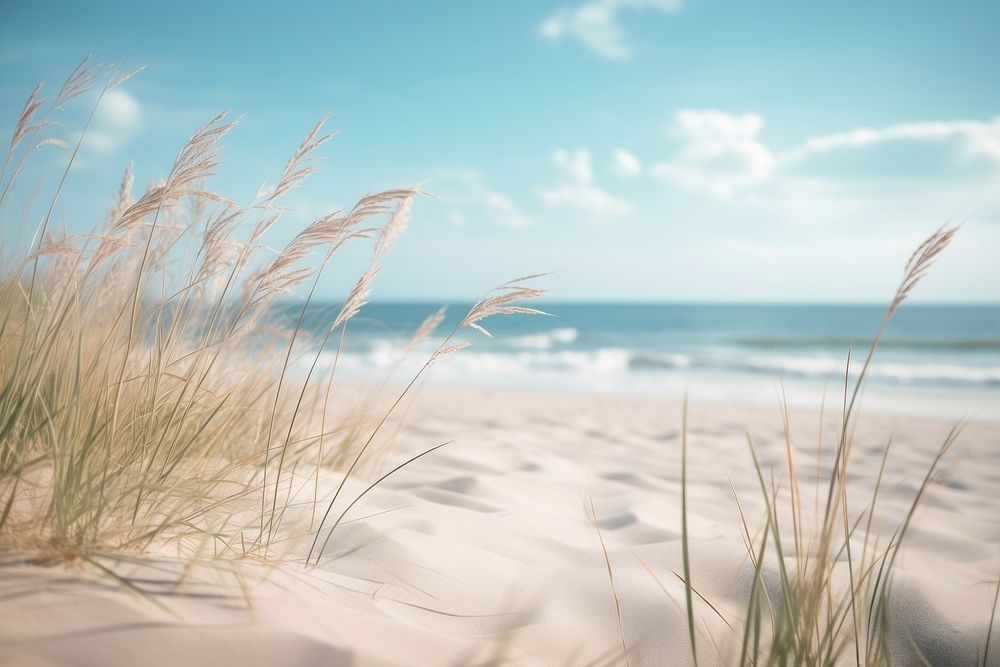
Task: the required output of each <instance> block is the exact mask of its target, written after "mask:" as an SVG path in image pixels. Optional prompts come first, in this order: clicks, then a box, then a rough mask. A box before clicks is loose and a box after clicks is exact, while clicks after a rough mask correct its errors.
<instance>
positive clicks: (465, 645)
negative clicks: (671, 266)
mask: <svg viewBox="0 0 1000 667" xmlns="http://www.w3.org/2000/svg"><path fill="white" fill-rule="evenodd" d="M818 425H819V416H818V414H817V413H815V412H809V411H796V412H794V413H792V415H791V429H792V434H793V436H794V437H795V439H796V443H797V446H796V450H795V451H796V455H797V457H798V458H797V461H798V463H799V472H800V484H801V493H802V496H803V498H804V502H805V504H806V506H807V508H809V510H810V511H811V508H812V506H813V500H814V497H815V496H816V489H817V486H816V480H817V477H816V442H817V433H818V431H819V428H818ZM951 426H952V424H951V423H950V422H947V421H941V420H925V419H919V418H914V417H912V416H908V417H893V416H890V415H870V414H865V415H863V416H862V419H861V422H860V426H859V430H858V436H857V438H858V439H857V446H856V449H855V453H854V456H855V459H854V461H853V463H852V466H853V467H852V470H853V472H852V474H851V479H850V485H851V490H852V492H853V494H854V495H853V496H852V497H857V498H859V499H864V500H859V501H858V503H859V504H862V503H863V502H867V499H868V498H869V497H870V495H871V489H872V484H873V480H874V478H875V475H876V474H877V471H878V465H879V462H880V459H881V455H882V450H883V447H884V445H885V443H886V441H887V440H888V438H889V436H890V434H893V436H894V444H893V451H892V454H891V456H890V459H889V463H888V466H887V470H886V481H885V483H884V486H883V490H882V495H881V497H880V500H879V513H878V516H879V521H878V525H880V526H881V527H882V530H883V532H884V533H887V532H888V531H890V530H891V529H892V528H893V527H894V526H895V525H896V524H897V523H898V521H899V520H900V519H901V518H902V515H903V514H904V513H905V511H906V509H907V507H908V505H909V502H910V500H911V499H912V497H913V494H914V493H915V492H916V489H917V487H918V485H919V484H920V481H921V479H922V477H923V475H924V473H925V472H926V469H927V466H928V465H929V464H930V462H931V460H932V458H933V456H934V453H935V451H936V449H937V448H938V446H939V445H940V444H941V442H942V441H943V439H944V438H945V436H946V435H947V433H948V430H949V429H950V428H951ZM680 429H681V405H680V404H679V403H677V402H670V401H658V400H638V399H630V398H613V397H604V396H583V395H579V396H577V395H545V394H533V393H529V392H490V391H479V390H477V391H469V390H458V389H440V388H433V389H431V388H427V389H424V390H423V391H422V392H421V393H420V395H419V397H418V399H417V401H416V403H415V405H413V407H412V409H411V410H409V414H408V421H407V423H406V425H405V426H404V427H402V429H401V430H400V431H399V434H398V437H397V438H396V441H395V444H394V449H393V451H392V452H390V453H388V458H387V459H386V460H387V461H395V460H397V459H398V460H402V459H403V458H405V456H406V455H408V454H411V453H413V452H416V451H418V450H420V449H423V448H427V447H430V446H433V445H436V444H439V443H440V442H444V441H446V440H454V442H453V443H452V444H450V445H448V446H446V447H445V448H443V449H441V450H438V451H436V452H434V453H433V454H430V455H428V456H427V457H425V458H423V459H420V460H419V461H418V462H416V463H415V464H413V465H412V466H410V467H409V468H407V469H405V470H403V471H402V472H400V473H399V474H398V475H396V476H394V477H392V478H390V479H389V480H388V481H386V482H385V483H384V484H383V485H382V487H380V488H379V489H378V490H376V491H375V492H373V493H372V494H371V495H369V496H368V497H367V498H365V500H363V501H362V502H361V503H360V504H359V505H358V506H357V507H356V508H355V510H354V511H353V512H352V514H351V516H352V517H364V516H368V515H372V516H368V518H365V519H364V520H360V521H352V522H350V523H346V524H344V525H342V526H341V527H340V528H339V529H338V531H337V534H336V536H335V539H334V540H333V541H332V542H331V543H330V545H329V547H328V549H327V552H326V553H325V554H324V558H323V560H322V561H321V563H320V565H319V566H318V567H315V568H306V567H304V566H302V565H301V564H297V563H301V560H302V556H303V554H304V553H305V551H308V545H307V544H305V545H303V544H296V545H292V546H290V547H289V551H288V552H287V553H285V554H283V555H282V558H283V559H285V561H287V562H283V563H279V564H275V565H266V566H265V565H262V564H259V563H253V562H247V561H241V562H237V563H228V562H227V563H215V564H211V563H209V564H203V565H198V566H196V567H194V568H193V569H191V570H189V569H188V568H187V567H186V564H185V562H184V559H179V558H178V557H177V555H176V554H172V553H171V552H170V549H169V548H165V549H164V550H162V551H161V552H159V553H153V554H143V555H139V556H135V557H128V558H124V557H123V558H118V559H110V558H109V559H102V560H101V561H100V562H101V563H103V564H105V565H106V566H107V567H109V568H112V569H114V570H115V571H116V572H118V573H119V574H121V575H123V576H127V577H130V578H131V580H132V581H133V582H134V585H135V586H137V587H139V588H141V589H142V590H144V591H145V592H146V593H147V596H146V597H143V596H140V595H137V594H136V593H135V592H132V591H130V590H128V589H127V588H125V587H123V586H122V585H120V584H118V583H116V582H114V581H112V580H111V579H110V578H109V577H107V576H104V575H102V574H101V573H100V572H97V571H96V570H95V569H94V568H93V567H91V566H89V565H74V564H69V565H59V566H55V567H41V566H38V565H32V564H29V563H24V562H19V560H18V555H17V554H8V555H7V558H8V562H7V563H6V565H5V567H3V568H0V577H2V581H0V663H2V664H10V665H62V664H74V665H138V664H142V665H178V664H182V665H186V666H189V667H194V666H195V665H257V664H259V665H271V664H317V665H353V664H357V665H485V664H494V663H510V664H518V665H534V664H537V665H590V664H594V665H604V664H624V659H623V649H622V642H621V639H620V635H619V624H618V617H617V613H616V606H615V598H614V596H613V595H612V588H611V584H610V582H609V577H608V571H607V567H606V564H605V560H604V555H603V552H602V550H601V547H600V543H599V541H598V533H597V531H596V530H595V527H594V525H593V522H592V520H591V516H590V511H591V509H590V508H591V504H590V503H591V499H592V501H593V506H594V507H595V508H596V513H597V516H598V521H599V524H600V527H601V535H602V536H603V539H604V542H605V544H606V546H607V551H608V555H609V560H610V562H611V565H612V570H613V573H614V580H615V586H616V589H617V595H618V600H619V603H620V608H621V615H622V627H623V628H624V635H625V643H626V646H627V651H628V657H629V661H630V663H631V664H632V665H666V664H684V663H686V662H687V661H688V660H689V659H690V649H689V640H688V634H687V624H686V618H685V611H684V589H683V585H682V584H681V582H680V581H679V580H678V579H677V577H676V576H675V575H674V574H673V573H674V572H678V573H679V572H681V571H682V570H681V568H682V565H681V550H680V476H681V465H680ZM744 429H747V430H749V432H750V434H751V435H752V437H753V438H754V441H755V443H756V445H757V447H758V449H759V453H760V458H761V462H762V464H763V465H764V466H765V468H771V469H773V470H774V471H775V476H776V479H779V480H780V479H784V478H785V472H784V470H785V469H784V466H785V442H784V437H783V435H782V430H781V416H780V411H779V410H778V409H777V407H775V408H760V407H741V406H725V405H692V406H691V408H690V417H689V469H688V475H689V504H690V508H689V511H690V516H691V524H690V530H691V534H692V543H691V554H692V581H693V583H694V585H695V587H696V588H697V589H698V591H699V592H700V593H701V594H702V595H704V596H705V598H707V599H708V600H710V601H711V602H712V604H713V605H714V606H715V607H716V608H717V609H718V611H719V612H720V613H721V614H722V616H723V617H724V618H726V619H727V621H728V622H730V623H731V624H732V625H734V626H736V627H737V628H739V623H740V621H741V619H742V617H743V615H744V614H745V610H746V599H747V594H748V591H749V588H750V582H751V579H752V571H753V570H752V566H751V565H750V563H749V560H748V556H747V553H746V550H745V548H744V546H743V541H742V538H741V534H740V520H739V513H738V511H737V507H736V503H735V500H734V495H733V489H732V488H730V482H729V480H730V479H731V480H732V485H733V488H735V491H736V494H738V496H739V498H740V501H741V503H742V504H743V508H744V510H745V512H746V514H747V517H748V521H749V522H750V524H751V531H757V530H759V529H761V528H762V527H763V523H764V518H763V514H762V511H761V508H762V503H761V502H760V489H759V486H758V482H757V478H756V474H755V473H754V471H753V468H752V462H751V459H750V455H749V450H748V447H747V444H746V437H745V434H744ZM832 429H833V424H832V421H830V420H828V424H827V427H826V429H824V430H825V432H826V443H825V447H826V451H829V449H830V448H831V447H832V444H831V443H830V439H831V438H832V433H833V430H832ZM945 468H946V472H947V475H946V476H945V477H944V478H943V479H942V480H941V481H940V482H938V483H935V484H934V485H933V487H932V489H931V493H930V496H929V497H928V498H927V501H926V503H925V504H924V505H923V507H922V508H921V509H920V510H919V512H918V514H917V516H916V518H915V523H914V525H913V529H912V532H911V533H910V534H909V536H908V538H907V541H906V543H905V545H904V548H903V551H902V553H901V555H900V560H899V566H898V572H897V577H896V580H895V582H896V584H895V591H896V595H895V598H894V599H895V602H896V607H895V608H894V614H893V616H894V618H895V619H896V624H895V625H894V627H893V636H894V643H895V645H896V647H897V652H896V657H897V660H898V662H899V664H912V663H915V662H917V660H918V658H917V651H919V652H920V653H922V654H923V655H924V656H925V657H927V659H928V660H930V662H931V663H933V664H949V663H954V664H972V663H974V662H975V660H976V656H977V655H978V656H980V659H981V655H982V649H983V642H984V639H985V636H986V629H987V624H988V621H989V615H990V604H991V602H992V595H993V591H994V586H995V582H996V580H997V577H998V574H1000V552H998V545H1000V521H998V518H1000V424H997V423H987V422H973V423H969V424H967V425H966V427H965V430H964V432H963V434H962V435H961V437H960V438H959V440H958V443H957V444H956V447H955V450H954V451H953V453H952V455H950V456H949V458H948V459H947V460H946V465H945ZM821 476H822V475H821ZM334 481H335V478H332V481H331V480H330V479H328V480H325V482H324V485H325V487H326V488H327V489H329V488H332V484H333V482H334ZM351 488H352V489H355V490H356V489H357V488H359V487H357V486H356V485H354V486H352V487H351ZM783 488H784V489H787V484H786V485H785V486H784V487H783ZM305 512H306V510H303V516H301V517H299V519H300V520H305V519H304V516H305V514H304V513H305ZM293 518H294V517H293ZM654 575H655V577H656V578H655V579H654ZM658 582H659V583H658ZM695 606H696V617H697V619H698V621H697V625H698V628H699V638H698V641H699V646H698V651H699V657H700V658H701V662H702V663H703V664H713V663H723V664H725V663H727V662H729V661H731V660H732V657H733V656H732V652H733V651H734V650H735V651H737V652H738V650H739V642H740V636H739V635H738V634H736V633H735V632H733V631H732V630H730V628H729V627H727V625H726V621H724V620H722V619H721V618H720V617H719V616H718V615H716V614H715V612H713V611H712V610H711V609H710V608H709V607H708V606H707V605H705V604H703V603H701V602H700V601H696V605H695ZM850 657H851V658H852V659H853V654H852V655H851V656H850ZM991 659H992V660H993V661H995V662H994V664H1000V641H995V642H994V644H993V648H992V649H991Z"/></svg>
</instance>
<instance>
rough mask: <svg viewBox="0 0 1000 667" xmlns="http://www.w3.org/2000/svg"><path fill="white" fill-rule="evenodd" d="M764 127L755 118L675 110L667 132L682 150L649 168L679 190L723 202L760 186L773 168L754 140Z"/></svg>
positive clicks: (765, 150)
mask: <svg viewBox="0 0 1000 667" xmlns="http://www.w3.org/2000/svg"><path fill="white" fill-rule="evenodd" d="M763 126H764V119H763V118H761V117H760V116H759V115H757V114H755V113H744V114H730V113H726V112H724V111H716V110H703V111H693V110H684V111H679V112H677V114H676V115H675V116H674V127H673V130H672V133H673V134H674V135H675V136H676V137H677V138H678V139H679V140H680V142H681V145H682V146H681V150H680V152H679V153H678V154H677V155H675V156H674V157H673V159H671V160H670V161H668V162H662V163H659V164H655V165H653V167H652V171H653V173H654V174H655V175H657V176H659V177H660V178H663V179H664V180H667V181H669V182H672V183H674V184H675V185H678V186H680V187H682V188H685V189H688V190H703V191H707V192H709V193H711V194H713V195H715V196H716V197H719V198H722V199H727V198H729V197H731V196H732V195H733V194H734V193H735V192H736V191H738V190H740V189H743V188H746V187H749V186H752V185H755V184H758V183H762V182H764V181H765V180H767V179H768V178H769V177H770V175H771V173H772V171H773V169H774V163H775V157H774V154H773V153H772V152H771V151H770V149H768V148H767V146H765V145H764V144H762V143H761V142H760V141H759V140H758V139H757V135H758V134H759V133H760V130H761V128H762V127H763Z"/></svg>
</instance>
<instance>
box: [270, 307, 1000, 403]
mask: <svg viewBox="0 0 1000 667" xmlns="http://www.w3.org/2000/svg"><path fill="white" fill-rule="evenodd" d="M440 305H441V304H436V303H412V302H407V303H371V304H368V305H366V306H365V308H364V309H363V310H362V311H361V312H360V313H359V314H358V315H357V316H356V317H355V318H354V319H353V320H351V322H350V324H349V327H348V329H347V332H346V336H345V338H344V344H343V348H342V350H341V353H340V356H339V358H338V360H337V371H336V372H337V376H338V377H346V378H348V379H351V380H365V381H386V380H389V381H393V380H395V381H403V380H405V379H407V377H408V375H412V374H413V373H414V372H415V371H416V369H418V368H419V366H420V365H421V364H422V362H423V361H424V360H425V359H426V358H427V355H429V354H431V353H432V352H433V350H434V348H435V346H436V345H438V344H439V343H440V342H441V339H442V337H443V336H444V335H447V333H448V332H450V331H451V329H452V328H454V326H455V325H456V324H457V323H458V322H459V321H460V320H461V319H462V318H463V317H464V315H465V314H466V312H468V309H469V307H470V306H471V305H472V304H470V303H452V304H447V311H446V319H445V321H444V322H443V323H442V325H441V327H440V328H439V329H438V334H439V335H437V336H435V337H433V338H432V339H429V340H427V341H424V342H423V343H421V344H420V345H418V346H417V347H416V348H415V349H410V350H409V353H407V350H408V342H409V339H410V337H411V335H412V333H413V331H414V330H415V329H416V328H417V327H418V326H419V325H420V323H421V322H422V321H423V320H424V318H425V317H427V316H428V315H430V314H431V313H433V312H435V311H436V310H437V309H438V307H440ZM290 306H291V304H286V306H285V307H286V308H288V307H290ZM539 307H540V308H542V309H544V310H545V311H546V312H548V313H550V315H549V316H545V317H539V316H524V315H514V316H498V317H493V318H490V319H489V320H487V321H486V322H484V323H483V324H484V326H485V327H486V328H487V329H488V330H489V331H490V333H492V334H493V337H492V338H490V337H487V336H484V335H482V334H480V333H478V332H476V331H473V330H468V329H465V330H462V331H460V332H459V333H458V334H456V336H455V338H454V339H453V341H459V340H461V341H468V342H470V343H471V345H470V347H468V348H466V349H464V350H462V351H460V352H458V353H456V354H454V355H451V356H450V357H448V358H447V359H446V360H444V361H442V362H441V363H437V364H435V365H434V366H433V367H432V368H431V369H430V370H429V372H428V374H427V378H426V382H427V383H428V384H438V385H448V386H457V387H477V388H494V389H514V390H535V391H543V392H573V393H581V392H582V393H601V394H614V395H625V396H643V397H656V398H672V399H678V398H681V397H683V396H685V395H687V396H688V397H689V400H691V401H703V402H712V403H751V404H762V405H778V404H779V402H780V401H782V400H784V401H787V403H788V404H789V405H790V406H793V407H815V408H818V407H819V405H820V403H821V402H822V401H824V400H825V401H826V405H827V408H828V409H830V408H833V407H836V406H837V405H839V404H840V403H841V402H842V400H843V394H844V387H845V382H846V383H847V384H848V385H849V386H850V385H853V383H854V382H855V381H856V380H857V377H858V373H859V372H860V370H861V367H862V364H863V361H864V358H865V356H866V355H867V352H868V348H869V346H870V344H871V341H872V337H873V336H874V334H875V332H876V331H877V330H878V327H879V324H880V322H881V321H882V318H883V316H884V315H885V307H884V306H875V305H759V304H754V305H743V304H740V305H718V304H666V303H664V304H656V303H642V304H624V303H543V304H540V305H539ZM338 308H339V306H338V305H337V304H322V303H319V304H313V305H312V306H310V308H309V310H308V312H307V316H306V318H305V320H304V328H305V329H306V330H307V331H309V332H310V333H311V334H312V335H313V336H322V334H323V332H324V331H325V329H326V327H328V326H329V324H330V323H331V322H332V320H333V319H334V318H335V316H336V313H337V310H338ZM336 341H337V337H336V336H335V337H334V339H333V340H332V341H331V343H330V345H328V346H327V348H326V351H324V352H323V354H322V363H323V364H324V365H326V364H330V363H332V362H333V357H334V354H335V353H334V350H335V348H336ZM864 400H865V406H866V408H867V409H869V410H875V411H882V412H893V413H901V414H917V415H928V416H937V417H950V418H969V419H984V420H992V421H1000V306H995V305H969V306H966V305H949V306H936V305H908V304H904V305H903V307H901V308H900V309H899V310H898V311H897V312H896V313H895V314H894V316H893V318H892V319H891V321H890V322H889V324H888V326H887V328H886V330H885V333H884V335H883V337H882V340H881V343H880V346H879V349H878V351H877V352H876V354H875V357H874V362H873V365H872V367H871V370H870V377H869V380H868V382H867V384H866V389H865V394H864Z"/></svg>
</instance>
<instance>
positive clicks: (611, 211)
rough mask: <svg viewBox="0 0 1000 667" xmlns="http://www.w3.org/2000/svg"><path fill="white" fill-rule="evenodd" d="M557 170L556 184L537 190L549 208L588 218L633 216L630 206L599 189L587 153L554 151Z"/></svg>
mask: <svg viewBox="0 0 1000 667" xmlns="http://www.w3.org/2000/svg"><path fill="white" fill-rule="evenodd" d="M552 163H553V164H554V165H555V167H556V170H557V182H556V184H555V185H553V186H550V187H546V188H539V190H538V196H539V198H541V200H542V201H543V202H545V203H546V204H548V205H549V206H554V207H560V208H570V209H575V210H577V211H580V212H582V213H583V214H585V215H586V216H587V218H588V219H591V220H594V219H601V218H608V217H616V218H617V217H623V216H627V215H629V214H631V213H632V204H631V203H630V202H628V201H626V200H624V199H621V198H618V197H615V196H613V195H612V194H610V193H609V192H607V191H606V190H604V189H602V188H601V187H600V186H598V185H597V183H596V182H595V180H594V171H593V167H592V160H591V155H590V151H589V150H587V149H586V148H577V149H575V150H573V151H567V150H561V149H560V150H557V151H555V152H554V153H553V154H552Z"/></svg>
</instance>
